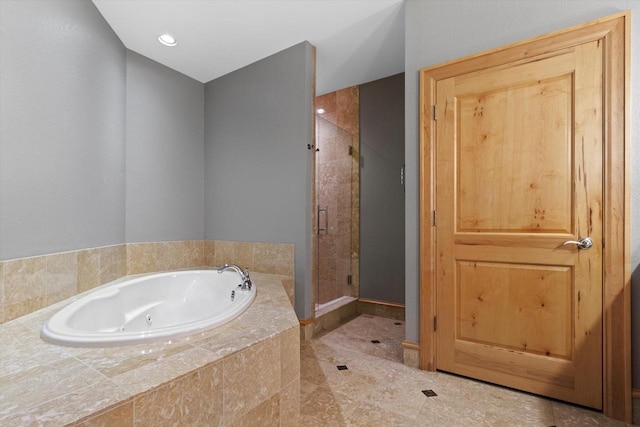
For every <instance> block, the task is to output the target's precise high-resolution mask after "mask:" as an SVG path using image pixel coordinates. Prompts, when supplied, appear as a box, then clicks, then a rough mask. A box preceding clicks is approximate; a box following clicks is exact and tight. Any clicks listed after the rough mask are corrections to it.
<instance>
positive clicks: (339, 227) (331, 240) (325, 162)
mask: <svg viewBox="0 0 640 427" xmlns="http://www.w3.org/2000/svg"><path fill="white" fill-rule="evenodd" d="M316 108H318V109H320V108H322V109H323V110H324V113H322V114H319V115H318V117H320V118H319V119H318V120H317V123H316V126H317V135H318V140H317V146H318V148H319V150H320V151H318V155H317V157H316V197H317V203H316V205H320V207H321V208H324V207H325V206H328V226H329V227H328V228H329V230H328V232H320V234H319V236H318V244H319V254H320V255H319V262H318V268H319V283H318V286H319V292H318V293H317V294H316V298H317V301H316V302H317V303H319V304H324V303H326V302H329V301H331V300H334V299H336V298H339V297H341V296H354V297H357V296H358V283H359V280H358V261H359V260H358V253H359V247H358V242H359V239H358V235H359V231H358V230H359V229H358V212H359V185H358V183H359V167H358V160H359V158H360V154H359V153H360V149H359V142H360V124H359V87H358V86H353V87H349V88H346V89H342V90H339V91H336V92H331V93H328V94H326V95H322V96H319V97H317V98H316ZM349 146H351V147H353V148H352V149H353V154H352V155H351V156H349V155H348V149H349ZM324 219H325V217H324V213H321V214H320V226H321V227H322V226H323V225H324ZM349 274H351V276H352V284H351V285H349V284H347V276H348V275H349Z"/></svg>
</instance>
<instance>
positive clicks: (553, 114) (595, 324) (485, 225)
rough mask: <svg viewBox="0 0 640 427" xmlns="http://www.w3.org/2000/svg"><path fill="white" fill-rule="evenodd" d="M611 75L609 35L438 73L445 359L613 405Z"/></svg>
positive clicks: (498, 379) (478, 373) (470, 370)
mask: <svg viewBox="0 0 640 427" xmlns="http://www.w3.org/2000/svg"><path fill="white" fill-rule="evenodd" d="M602 82H603V46H602V43H601V42H600V41H592V42H589V43H584V44H580V45H577V46H574V47H571V48H566V49H563V50H559V51H555V52H552V53H546V54H542V55H539V56H536V57H531V58H527V59H524V60H519V61H516V62H511V63H507V64H502V65H500V66H495V67H491V68H487V69H482V70H479V71H475V72H469V73H466V74H460V75H457V76H455V77H450V78H447V79H443V80H439V81H438V82H437V85H436V87H435V98H436V104H437V120H436V147H435V149H436V156H435V157H436V161H435V171H436V172H435V177H436V192H435V193H436V199H435V206H436V210H437V227H436V247H435V249H436V254H437V255H436V256H437V259H436V280H437V285H436V286H437V288H436V292H437V297H436V299H437V303H436V310H437V323H438V327H437V332H436V334H437V335H436V336H437V353H436V366H437V368H438V369H441V370H445V371H450V372H454V373H457V374H461V375H466V376H470V377H473V378H478V379H481V380H485V381H489V382H493V383H497V384H502V385H506V386H509V387H514V388H517V389H521V390H526V391H530V392H533V393H538V394H542V395H545V396H550V397H554V398H558V399H562V400H566V401H570V402H575V403H578V404H581V405H585V406H589V407H593V408H598V409H601V408H602V274H603V272H602V245H603V241H602V215H603V210H602V201H603V198H602V186H603V177H602V171H603V165H602V162H603V156H602V153H603V129H604V128H603V83H602ZM584 237H589V238H590V239H591V240H592V241H593V246H592V247H591V248H589V249H579V248H578V247H577V245H576V244H572V243H569V244H566V245H565V244H563V243H564V242H566V241H576V240H578V239H579V238H584Z"/></svg>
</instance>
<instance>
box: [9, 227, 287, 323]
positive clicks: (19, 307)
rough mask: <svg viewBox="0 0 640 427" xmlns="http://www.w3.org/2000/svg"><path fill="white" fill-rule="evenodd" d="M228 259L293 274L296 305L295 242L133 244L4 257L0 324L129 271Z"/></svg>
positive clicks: (207, 264) (211, 263)
mask: <svg viewBox="0 0 640 427" xmlns="http://www.w3.org/2000/svg"><path fill="white" fill-rule="evenodd" d="M224 263H234V264H238V265H241V266H242V267H245V268H248V269H249V270H250V271H256V272H261V273H271V274H278V275H283V276H290V278H289V279H287V280H286V282H285V284H284V285H285V289H286V292H287V295H288V296H289V300H290V301H291V302H292V304H293V301H294V283H293V275H294V246H293V245H292V244H287V243H253V242H229V241H222V240H186V241H173V242H150V243H127V244H122V245H114V246H104V247H99V248H90V249H83V250H78V251H70V252H61V253H55V254H48V255H42V256H36V257H30V258H20V259H14V260H8V261H0V323H3V322H6V321H9V320H12V319H16V318H18V317H20V316H24V315H26V314H29V313H32V312H34V311H37V310H39V309H41V308H44V307H47V306H49V305H51V304H54V303H56V302H58V301H62V300H64V299H66V298H69V297H71V296H74V295H77V294H79V293H82V292H84V291H87V290H90V289H93V288H95V287H97V286H100V285H103V284H105V283H108V282H111V281H113V280H115V279H118V278H120V277H123V276H126V275H131V274H139V273H150V272H154V271H167V270H176V269H183V268H198V267H212V266H217V265H222V264H224Z"/></svg>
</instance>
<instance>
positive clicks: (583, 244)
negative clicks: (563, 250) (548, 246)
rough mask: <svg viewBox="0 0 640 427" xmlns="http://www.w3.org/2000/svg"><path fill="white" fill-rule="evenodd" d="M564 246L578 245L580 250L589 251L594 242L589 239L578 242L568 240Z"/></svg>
mask: <svg viewBox="0 0 640 427" xmlns="http://www.w3.org/2000/svg"><path fill="white" fill-rule="evenodd" d="M563 245H576V246H577V247H578V249H589V248H590V247H591V246H593V240H591V238H589V237H580V238H579V239H578V240H577V241H576V240H567V241H566V242H564V243H563Z"/></svg>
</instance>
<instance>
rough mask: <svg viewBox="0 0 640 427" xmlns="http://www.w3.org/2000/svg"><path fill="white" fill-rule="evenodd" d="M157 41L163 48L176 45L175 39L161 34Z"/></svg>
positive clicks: (169, 35)
mask: <svg viewBox="0 0 640 427" xmlns="http://www.w3.org/2000/svg"><path fill="white" fill-rule="evenodd" d="M158 41H159V42H160V43H162V44H163V45H165V46H175V45H177V44H178V42H177V41H176V39H175V38H174V37H173V36H172V35H171V34H162V35H161V36H160V37H158Z"/></svg>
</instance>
